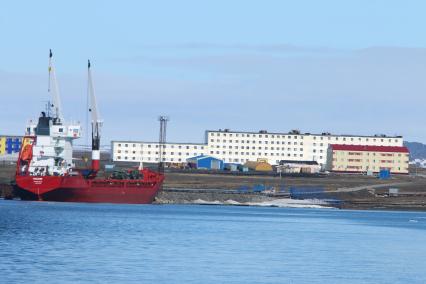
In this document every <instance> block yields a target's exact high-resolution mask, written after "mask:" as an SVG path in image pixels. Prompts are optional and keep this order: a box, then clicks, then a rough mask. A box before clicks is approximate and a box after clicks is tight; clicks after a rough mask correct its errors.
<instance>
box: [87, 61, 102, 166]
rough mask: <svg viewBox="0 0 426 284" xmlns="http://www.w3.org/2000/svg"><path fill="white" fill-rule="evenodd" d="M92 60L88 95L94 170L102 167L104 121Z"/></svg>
mask: <svg viewBox="0 0 426 284" xmlns="http://www.w3.org/2000/svg"><path fill="white" fill-rule="evenodd" d="M90 67H91V64H90V60H88V61H87V71H88V86H87V91H88V97H89V112H90V114H91V119H92V170H93V171H94V172H97V171H99V169H100V162H99V160H100V156H101V154H100V141H101V127H102V124H103V121H102V120H101V119H100V116H99V112H98V106H97V104H96V97H95V90H94V87H93V80H92V73H91V70H90Z"/></svg>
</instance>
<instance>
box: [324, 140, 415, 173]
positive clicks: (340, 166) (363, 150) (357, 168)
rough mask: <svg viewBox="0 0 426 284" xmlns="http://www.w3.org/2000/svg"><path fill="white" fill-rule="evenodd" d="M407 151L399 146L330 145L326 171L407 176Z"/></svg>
mask: <svg viewBox="0 0 426 284" xmlns="http://www.w3.org/2000/svg"><path fill="white" fill-rule="evenodd" d="M408 162H409V151H408V148H407V147H400V146H369V145H334V144H332V145H330V147H329V150H328V163H327V169H328V170H330V171H333V172H352V173H360V172H365V173H367V172H373V173H377V172H380V171H381V170H389V171H390V172H391V173H395V174H408Z"/></svg>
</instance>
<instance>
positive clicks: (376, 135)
mask: <svg viewBox="0 0 426 284" xmlns="http://www.w3.org/2000/svg"><path fill="white" fill-rule="evenodd" d="M210 132H214V133H232V134H234V133H238V134H263V135H265V134H266V135H268V134H270V135H293V136H323V137H328V136H329V137H365V138H379V139H386V138H403V137H402V135H385V134H374V135H357V134H333V133H329V132H324V133H310V132H301V131H299V132H297V133H296V132H292V131H290V132H269V131H267V130H260V131H240V130H231V129H219V130H206V134H207V133H210Z"/></svg>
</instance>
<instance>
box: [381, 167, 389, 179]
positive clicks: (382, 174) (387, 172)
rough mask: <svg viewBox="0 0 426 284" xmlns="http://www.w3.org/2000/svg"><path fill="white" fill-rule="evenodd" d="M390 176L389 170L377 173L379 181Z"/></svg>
mask: <svg viewBox="0 0 426 284" xmlns="http://www.w3.org/2000/svg"><path fill="white" fill-rule="evenodd" d="M390 177H391V174H390V170H389V169H381V170H380V172H379V179H390Z"/></svg>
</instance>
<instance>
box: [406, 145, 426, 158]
mask: <svg viewBox="0 0 426 284" xmlns="http://www.w3.org/2000/svg"><path fill="white" fill-rule="evenodd" d="M404 146H406V147H407V148H408V150H410V161H414V160H416V159H418V160H426V145H425V144H423V143H420V142H408V141H404Z"/></svg>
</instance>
